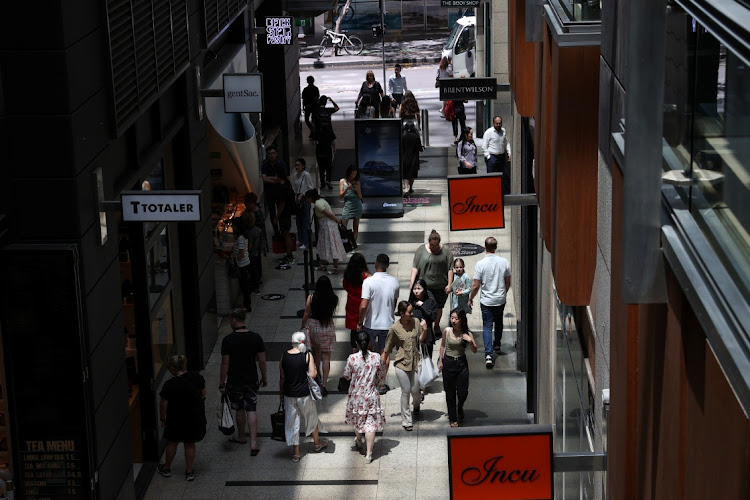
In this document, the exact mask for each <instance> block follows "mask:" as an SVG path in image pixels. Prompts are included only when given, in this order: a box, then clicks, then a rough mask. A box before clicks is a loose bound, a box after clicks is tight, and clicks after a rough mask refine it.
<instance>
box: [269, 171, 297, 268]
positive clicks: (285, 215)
mask: <svg viewBox="0 0 750 500" xmlns="http://www.w3.org/2000/svg"><path fill="white" fill-rule="evenodd" d="M278 177H279V179H281V184H279V198H278V202H279V206H278V211H277V212H276V217H275V218H274V219H273V223H274V224H277V225H278V226H279V230H280V231H281V236H282V237H283V238H284V245H285V246H286V258H285V259H284V260H283V261H282V262H281V264H289V265H291V264H294V263H295V262H294V255H292V251H293V250H294V248H293V245H292V235H291V234H290V233H289V231H290V230H291V229H292V215H293V212H294V207H295V205H296V203H295V201H296V196H295V194H294V189H293V188H292V185H291V184H289V179H288V178H287V176H286V172H284V171H283V170H279V172H278Z"/></svg>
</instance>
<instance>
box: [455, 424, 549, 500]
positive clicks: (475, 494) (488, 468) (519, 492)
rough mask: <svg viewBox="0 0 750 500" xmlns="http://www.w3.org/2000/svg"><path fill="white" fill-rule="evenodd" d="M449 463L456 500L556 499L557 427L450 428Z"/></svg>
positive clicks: (499, 426)
mask: <svg viewBox="0 0 750 500" xmlns="http://www.w3.org/2000/svg"><path fill="white" fill-rule="evenodd" d="M448 469H449V473H450V491H451V499H453V500H464V499H466V500H469V499H470V500H478V499H485V498H486V499H493V500H547V499H549V500H551V499H552V498H553V481H552V479H553V478H552V472H553V471H552V427H551V426H549V425H497V426H489V427H475V428H471V427H465V428H458V429H449V430H448Z"/></svg>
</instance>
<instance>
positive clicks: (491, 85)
mask: <svg viewBox="0 0 750 500" xmlns="http://www.w3.org/2000/svg"><path fill="white" fill-rule="evenodd" d="M438 83H439V85H440V100H441V101H448V100H459V99H460V100H466V101H480V100H484V99H495V98H496V97H497V79H496V78H441V79H440V80H438Z"/></svg>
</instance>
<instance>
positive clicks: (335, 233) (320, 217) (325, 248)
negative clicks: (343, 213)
mask: <svg viewBox="0 0 750 500" xmlns="http://www.w3.org/2000/svg"><path fill="white" fill-rule="evenodd" d="M305 197H306V198H307V202H308V203H311V204H312V205H313V213H314V214H315V220H317V221H318V229H317V238H318V244H317V247H316V250H317V251H318V257H320V265H319V266H317V267H316V268H315V269H316V270H317V271H323V272H325V273H328V274H338V273H339V260H342V259H343V258H345V257H346V251H345V250H344V244H343V243H342V242H341V234H340V233H339V230H338V226H339V224H341V219H339V218H338V217H336V216H335V215H334V214H333V212H332V211H331V205H329V204H328V202H327V201H326V200H324V199H323V198H321V197H320V195H319V194H318V191H317V190H316V189H311V190H309V191H308V192H306V193H305ZM329 260H330V261H332V262H333V269H332V270H330V271H329V270H328V261H329Z"/></svg>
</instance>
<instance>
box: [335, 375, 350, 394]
mask: <svg viewBox="0 0 750 500" xmlns="http://www.w3.org/2000/svg"><path fill="white" fill-rule="evenodd" d="M351 383H352V381H351V380H347V379H345V378H344V377H340V378H339V387H338V389H339V392H346V393H348V392H349V386H350V385H351Z"/></svg>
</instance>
